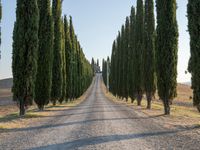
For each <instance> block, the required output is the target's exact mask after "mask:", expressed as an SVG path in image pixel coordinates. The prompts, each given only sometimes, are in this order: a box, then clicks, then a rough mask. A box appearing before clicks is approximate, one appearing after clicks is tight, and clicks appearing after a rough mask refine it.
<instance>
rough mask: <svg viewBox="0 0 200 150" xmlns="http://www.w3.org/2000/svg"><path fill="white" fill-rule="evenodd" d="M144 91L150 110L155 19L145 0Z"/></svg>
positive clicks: (153, 92)
mask: <svg viewBox="0 0 200 150" xmlns="http://www.w3.org/2000/svg"><path fill="white" fill-rule="evenodd" d="M144 45H145V48H144V58H143V60H144V78H143V81H144V90H145V92H146V97H147V103H148V104H147V108H148V109H150V108H151V100H152V97H153V96H154V94H155V91H156V85H155V19H154V2H153V0H145V21H144Z"/></svg>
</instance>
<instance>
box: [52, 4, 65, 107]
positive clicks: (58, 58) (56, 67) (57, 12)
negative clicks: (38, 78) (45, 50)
mask: <svg viewBox="0 0 200 150" xmlns="http://www.w3.org/2000/svg"><path fill="white" fill-rule="evenodd" d="M52 13H53V20H54V45H53V55H54V58H53V70H52V90H51V101H52V103H53V105H56V101H57V100H59V99H60V98H61V96H62V85H63V74H62V25H61V0H53V4H52Z"/></svg>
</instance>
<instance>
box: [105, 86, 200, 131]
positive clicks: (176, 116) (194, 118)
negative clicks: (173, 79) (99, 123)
mask: <svg viewBox="0 0 200 150" xmlns="http://www.w3.org/2000/svg"><path fill="white" fill-rule="evenodd" d="M102 89H103V91H104V93H105V96H106V97H107V98H108V99H109V100H112V101H114V102H115V103H118V104H123V105H127V106H129V107H132V108H133V109H134V110H137V111H138V112H140V113H142V114H143V115H145V116H148V117H156V116H159V117H156V121H158V122H159V123H162V124H163V126H165V127H169V128H173V127H177V126H181V127H183V126H186V127H188V126H196V125H200V113H199V112H198V111H197V110H196V108H194V107H190V106H179V105H176V104H175V105H172V106H171V115H170V116H164V115H163V104H162V102H161V101H158V100H156V101H153V102H152V109H151V110H147V109H146V100H145V99H143V101H142V105H141V106H137V102H136V101H134V103H131V100H130V99H129V100H128V102H126V101H125V100H120V99H118V98H116V97H115V96H114V95H112V94H111V93H110V92H107V89H106V87H105V85H104V84H103V83H102ZM177 90H178V97H177V99H176V100H175V101H180V102H188V103H192V101H191V100H190V96H191V94H192V90H191V89H190V87H189V86H187V85H181V84H179V85H178V89H177Z"/></svg>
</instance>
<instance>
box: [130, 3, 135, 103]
mask: <svg viewBox="0 0 200 150" xmlns="http://www.w3.org/2000/svg"><path fill="white" fill-rule="evenodd" d="M135 23H136V16H135V8H134V7H132V8H131V15H130V42H129V43H130V61H129V64H130V65H129V75H130V78H129V83H130V87H129V96H130V98H131V101H132V103H133V101H134V99H135V92H134V84H135V83H134V79H135V78H136V77H134V75H136V74H134V69H135V68H134V64H135V61H136V59H135V57H134V55H135V45H136V43H135V32H136V30H135Z"/></svg>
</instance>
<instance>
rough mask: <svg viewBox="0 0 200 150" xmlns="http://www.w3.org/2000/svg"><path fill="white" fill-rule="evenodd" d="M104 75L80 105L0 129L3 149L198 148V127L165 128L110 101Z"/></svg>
mask: <svg viewBox="0 0 200 150" xmlns="http://www.w3.org/2000/svg"><path fill="white" fill-rule="evenodd" d="M101 82H102V78H101V75H100V74H99V75H97V76H96V77H95V81H94V83H93V85H92V88H91V91H89V95H88V97H87V98H86V100H85V101H84V102H83V103H81V104H80V105H78V106H76V107H73V108H72V109H69V110H64V111H61V112H60V115H59V116H54V117H53V118H52V117H51V118H49V120H48V122H41V123H40V124H39V125H38V123H37V125H36V126H32V127H27V128H20V129H10V130H9V129H8V130H6V131H5V132H1V131H0V149H2V150H7V149H15V150H18V149H20V150H21V149H28V150H37V149H39V150H45V149H46V150H51V149H52V150H54V149H58V150H71V149H72V150H94V149H95V150H135V149H141V150H145V149H187V150H189V149H199V147H200V131H199V129H198V128H191V129H190V128H187V129H172V130H169V129H166V128H164V127H162V125H160V124H158V123H155V119H157V117H159V116H155V117H142V116H140V113H138V112H137V111H136V110H133V109H132V108H130V107H127V106H124V105H119V104H116V103H114V102H112V101H109V100H108V99H107V98H106V97H105V95H104V93H103V91H102V89H101Z"/></svg>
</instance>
